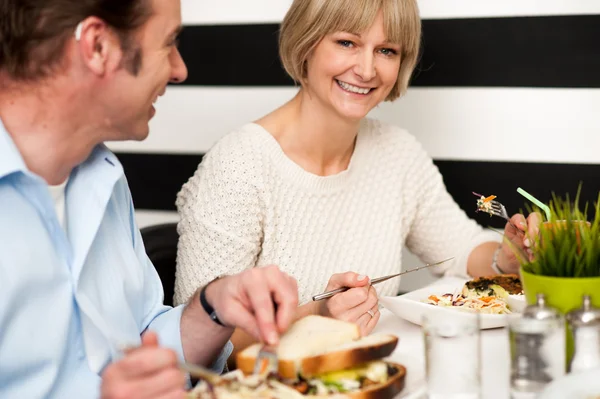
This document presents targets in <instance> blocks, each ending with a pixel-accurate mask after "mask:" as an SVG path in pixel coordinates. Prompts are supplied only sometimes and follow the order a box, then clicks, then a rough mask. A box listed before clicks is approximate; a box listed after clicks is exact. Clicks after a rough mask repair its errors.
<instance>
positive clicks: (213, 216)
mask: <svg viewBox="0 0 600 399" xmlns="http://www.w3.org/2000/svg"><path fill="white" fill-rule="evenodd" d="M238 137H239V136H238ZM242 140H243V139H242ZM249 153H251V151H244V150H243V143H239V142H231V140H229V138H228V137H225V139H224V140H223V141H221V142H220V143H219V144H218V145H217V146H216V147H214V148H213V149H212V150H211V152H210V153H209V154H207V156H206V157H205V158H204V160H203V161H202V163H201V164H200V165H199V167H198V169H197V171H196V173H195V174H194V176H192V177H191V178H190V180H189V181H188V182H187V183H186V184H185V185H184V186H183V187H182V189H181V191H180V193H179V194H178V197H177V201H176V205H177V210H178V212H179V216H180V222H179V225H178V232H179V245H178V251H177V271H176V277H175V303H176V304H179V303H184V302H185V301H187V300H188V298H189V297H190V296H192V295H193V294H194V292H196V290H197V289H198V288H199V287H201V286H203V285H205V284H207V283H208V282H210V281H211V280H213V279H215V278H217V277H220V276H223V275H231V274H237V273H240V272H242V271H243V270H245V269H248V268H251V267H254V266H256V262H257V259H258V254H259V253H260V250H261V243H262V239H263V228H262V223H263V213H264V207H263V206H262V205H261V197H260V191H261V190H260V187H259V186H260V184H261V176H260V173H259V171H258V170H257V168H256V167H255V164H256V162H254V159H253V156H254V155H252V154H249Z"/></svg>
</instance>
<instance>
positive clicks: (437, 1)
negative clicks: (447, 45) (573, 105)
mask: <svg viewBox="0 0 600 399" xmlns="http://www.w3.org/2000/svg"><path fill="white" fill-rule="evenodd" d="M290 4H292V1H291V0H219V1H215V0H182V3H181V7H182V18H183V23H184V24H187V25H221V24H257V23H278V22H281V20H282V19H283V17H284V15H285V13H286V12H287V10H288V8H289V6H290ZM419 7H420V10H421V18H423V19H438V18H485V17H511V16H545V15H579V14H600V1H598V0H571V1H569V0H419Z"/></svg>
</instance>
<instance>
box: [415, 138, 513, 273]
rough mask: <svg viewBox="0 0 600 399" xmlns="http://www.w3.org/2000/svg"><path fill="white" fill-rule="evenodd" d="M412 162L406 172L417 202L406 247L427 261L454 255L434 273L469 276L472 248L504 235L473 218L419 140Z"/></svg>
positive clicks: (435, 268)
mask: <svg viewBox="0 0 600 399" xmlns="http://www.w3.org/2000/svg"><path fill="white" fill-rule="evenodd" d="M416 147H417V149H416V152H415V157H414V159H413V162H412V164H411V166H410V168H409V171H408V173H407V179H408V182H407V187H414V190H410V195H413V196H414V198H412V199H411V200H412V201H416V205H415V207H414V208H415V212H414V214H413V217H412V223H411V225H410V228H409V233H408V236H407V239H406V245H407V247H408V248H409V249H410V250H411V252H413V253H414V254H415V255H417V256H419V258H421V259H422V260H423V261H425V262H426V263H431V262H436V261H440V260H443V259H446V258H450V257H454V260H453V261H451V262H447V263H445V264H442V265H440V266H438V267H434V268H433V270H432V272H433V273H434V274H437V275H442V274H446V275H455V276H459V277H464V278H470V276H469V275H468V273H467V261H468V258H469V255H470V254H471V252H472V251H473V249H474V248H475V247H477V246H479V245H480V244H482V243H484V242H490V241H492V242H500V241H501V239H502V237H501V236H500V235H499V234H498V233H496V232H494V231H491V230H484V229H483V228H482V227H481V226H480V225H479V224H477V222H475V221H474V220H473V219H470V218H469V217H468V216H467V215H466V213H465V212H464V211H463V210H462V209H460V207H459V206H458V204H457V203H456V202H455V201H454V200H453V199H452V197H451V196H450V194H449V193H448V191H447V190H446V186H445V185H444V182H443V179H442V175H441V174H440V172H439V170H438V168H437V167H436V166H435V165H434V163H433V160H432V159H431V158H430V157H429V156H428V155H427V154H426V153H425V151H424V150H423V149H422V147H421V146H420V145H419V144H418V143H416Z"/></svg>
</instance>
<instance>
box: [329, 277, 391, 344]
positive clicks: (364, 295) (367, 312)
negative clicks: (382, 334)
mask: <svg viewBox="0 0 600 399" xmlns="http://www.w3.org/2000/svg"><path fill="white" fill-rule="evenodd" d="M341 287H351V288H350V289H349V290H348V291H345V292H341V293H339V294H336V295H334V296H332V297H331V298H329V299H326V300H324V301H321V303H320V306H319V313H320V314H321V315H323V316H327V317H334V318H336V319H340V320H345V321H349V322H352V323H355V324H357V325H358V326H359V327H360V331H361V334H362V335H363V336H365V335H368V334H369V333H370V332H371V331H372V330H373V328H375V326H376V325H377V322H378V321H379V316H380V315H381V313H380V312H379V306H378V302H379V299H378V298H377V292H376V291H375V288H373V287H372V286H371V285H370V284H369V278H368V277H366V276H359V275H358V274H356V273H353V272H346V273H341V274H334V275H333V276H331V278H330V279H329V283H328V284H327V288H326V289H325V291H331V290H335V289H338V288H341Z"/></svg>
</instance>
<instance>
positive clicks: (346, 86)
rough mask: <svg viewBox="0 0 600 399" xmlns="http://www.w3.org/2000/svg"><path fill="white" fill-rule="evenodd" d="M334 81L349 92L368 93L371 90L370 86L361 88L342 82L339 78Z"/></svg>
mask: <svg viewBox="0 0 600 399" xmlns="http://www.w3.org/2000/svg"><path fill="white" fill-rule="evenodd" d="M336 82H337V83H338V85H339V86H340V87H341V88H342V89H344V90H346V91H349V92H350V93H357V94H368V93H369V92H370V91H371V89H370V88H362V87H358V86H352V85H351V84H349V83H346V82H342V81H341V80H336Z"/></svg>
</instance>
